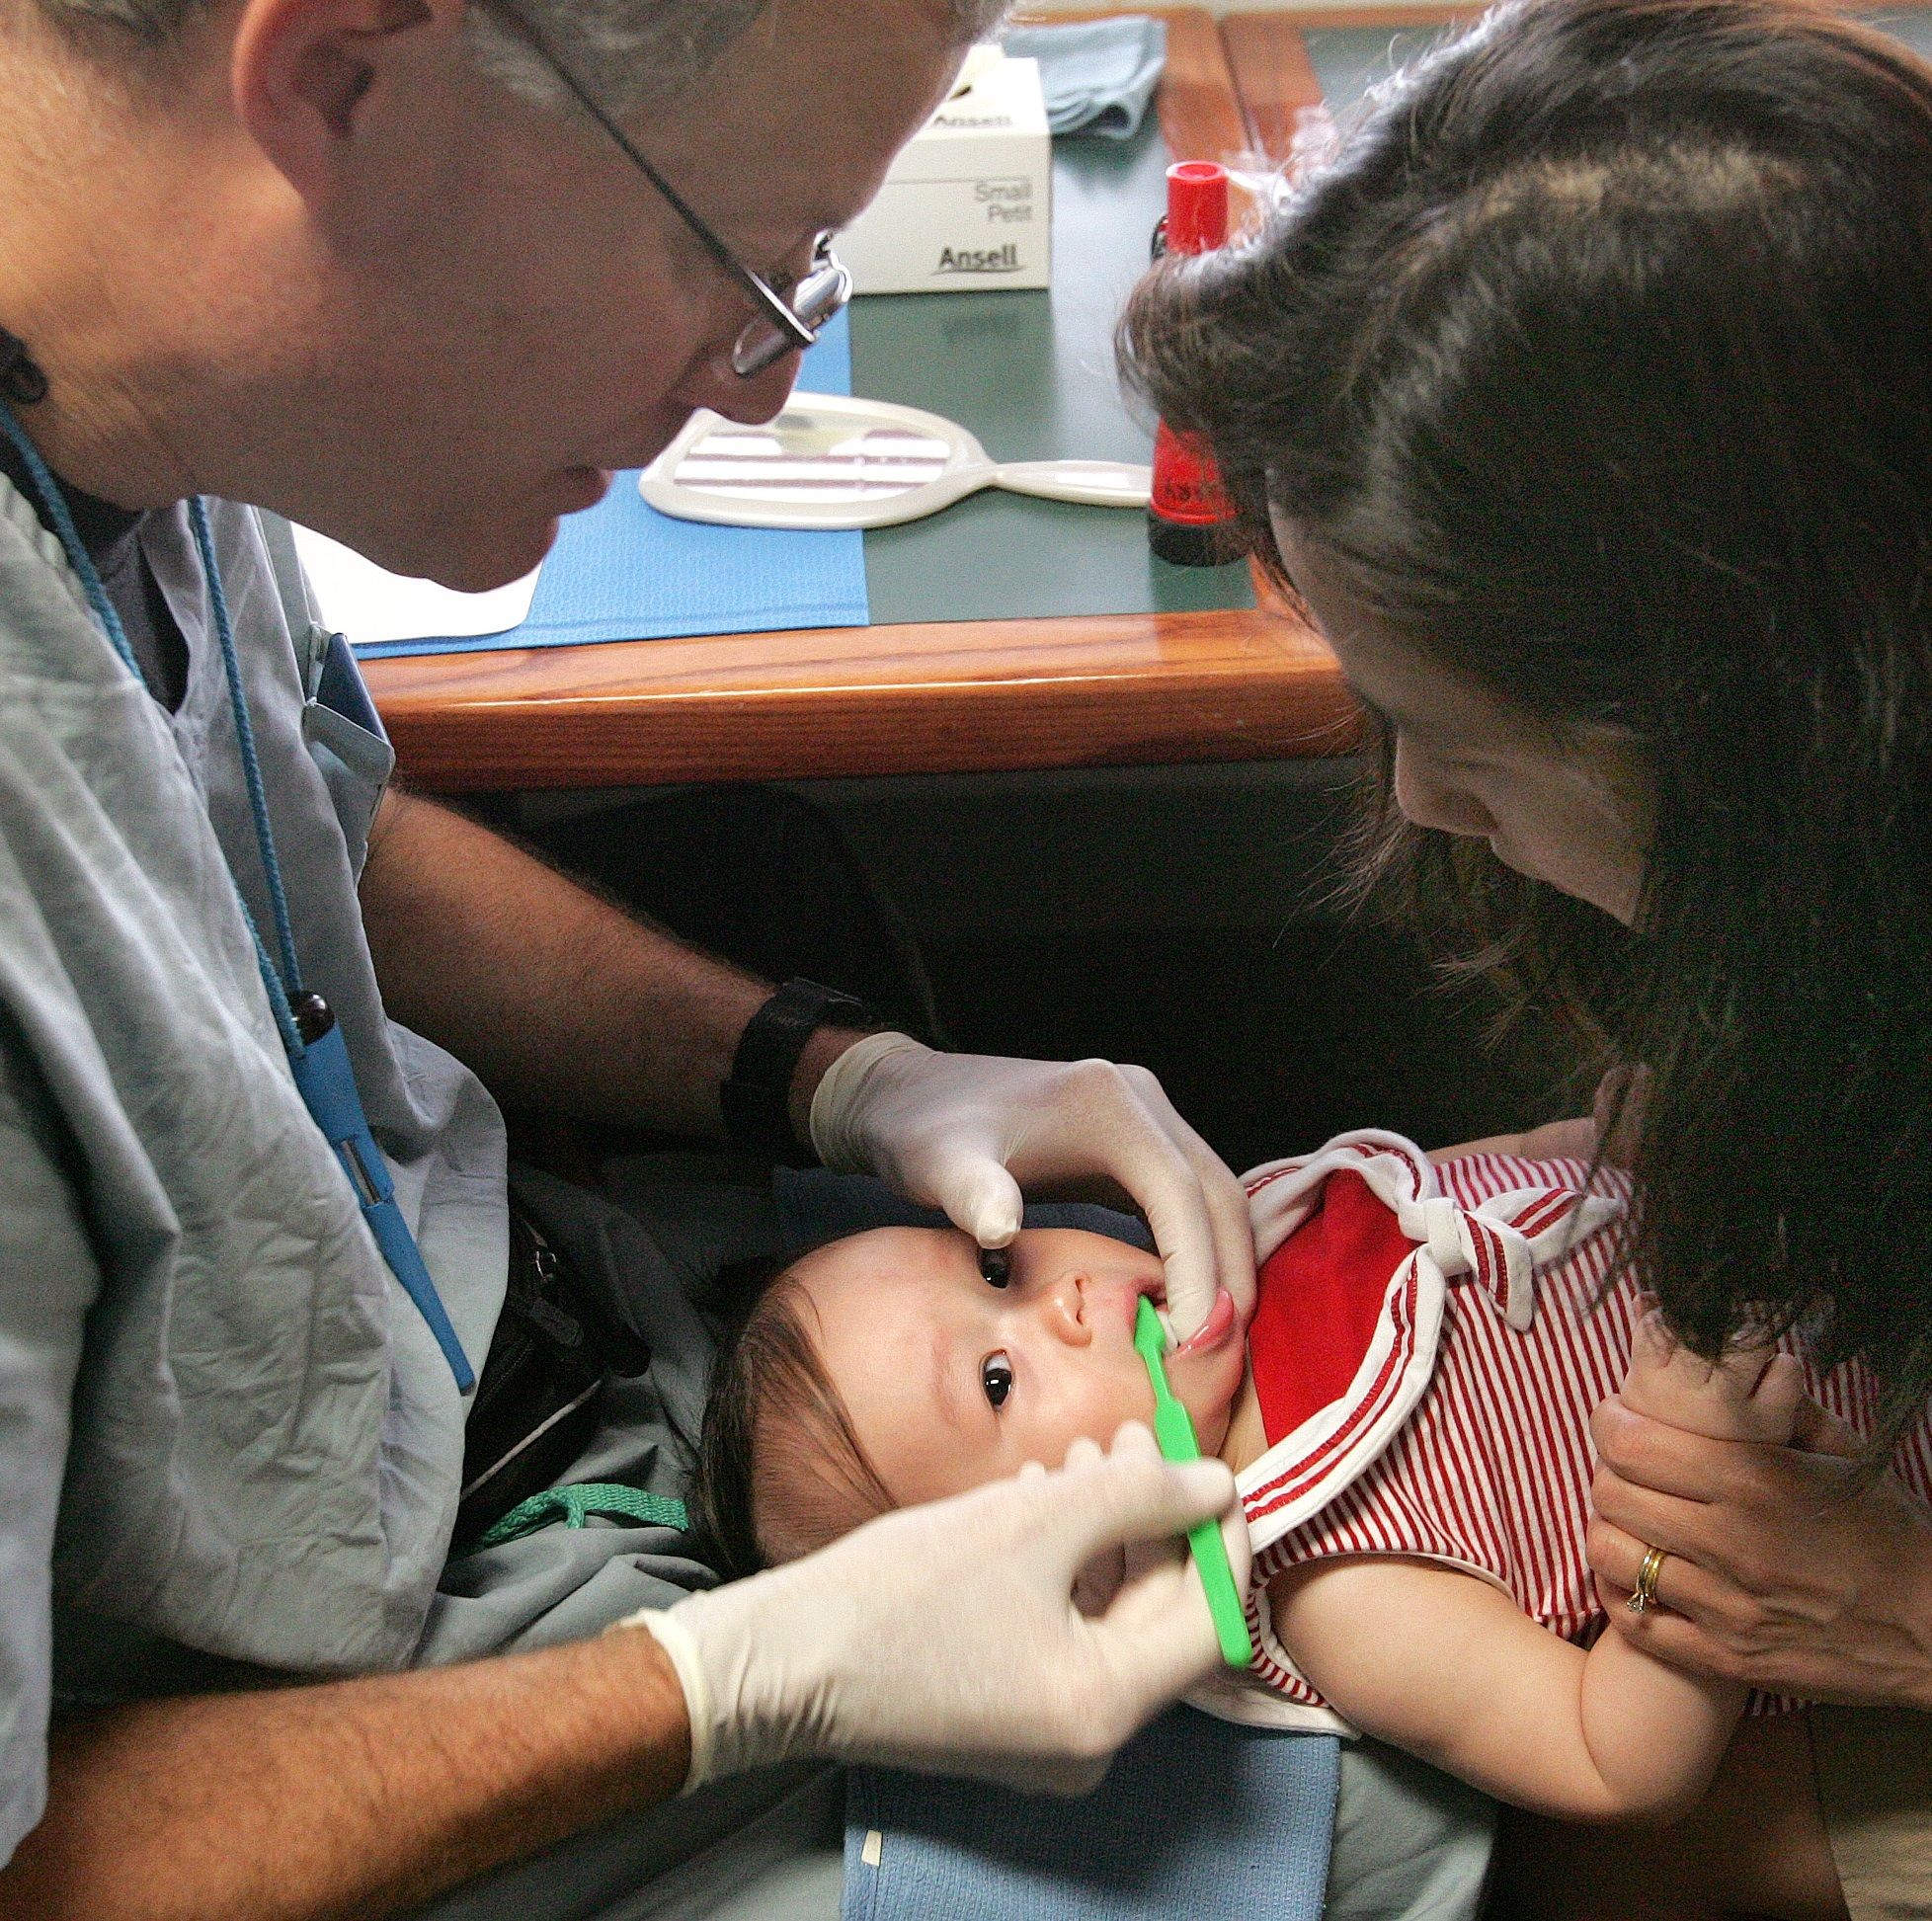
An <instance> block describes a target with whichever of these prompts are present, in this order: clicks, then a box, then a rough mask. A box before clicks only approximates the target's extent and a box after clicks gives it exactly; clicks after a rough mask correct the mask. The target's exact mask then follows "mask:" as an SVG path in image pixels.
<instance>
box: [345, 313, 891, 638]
mask: <svg viewBox="0 0 1932 1921" xmlns="http://www.w3.org/2000/svg"><path fill="white" fill-rule="evenodd" d="M851 365H852V363H851V331H850V324H849V320H848V317H847V316H846V315H845V314H841V315H840V316H839V317H838V319H836V320H835V321H834V322H833V323H832V324H831V325H830V326H829V327H827V328H826V330H825V332H824V333H823V334H822V335H821V336H820V337H819V341H818V344H817V346H815V347H814V348H812V349H811V351H810V352H809V353H808V354H807V355H806V356H805V364H804V366H803V368H802V369H801V370H800V373H799V377H798V384H799V386H800V387H802V388H806V389H808V390H810V391H812V392H816V393H850V392H851V390H852V373H851ZM871 617H872V615H871V604H870V601H869V599H868V597H867V595H866V591H865V536H864V535H863V534H862V533H844V532H840V533H818V532H802V531H798V530H793V529H783V528H774V527H714V526H700V525H699V524H698V523H697V522H695V521H692V520H670V519H668V518H667V517H666V516H664V515H662V514H659V513H658V512H656V511H655V510H654V509H652V508H649V507H646V506H645V505H644V502H643V499H642V497H641V496H640V495H639V493H638V491H637V476H636V474H634V473H620V474H618V475H616V476H615V477H614V478H613V479H612V481H611V483H610V492H609V493H608V494H607V495H606V496H605V497H604V499H603V500H602V501H601V502H599V504H598V505H597V506H596V507H593V508H590V509H588V510H587V511H586V512H585V513H582V514H576V515H573V516H572V517H571V518H570V519H569V520H566V521H565V522H564V523H563V527H562V530H561V531H560V532H559V533H558V535H557V544H556V546H555V547H554V548H553V549H552V550H551V553H550V557H549V559H548V560H546V561H545V562H544V563H543V572H542V573H541V574H539V575H538V576H537V581H536V595H535V598H534V599H533V600H531V601H530V610H529V614H528V617H527V618H526V619H525V620H524V621H523V625H522V626H521V627H512V628H511V629H510V631H509V632H508V633H501V634H484V635H482V636H480V637H478V638H475V639H468V640H396V641H385V642H382V643H379V644H378V645H376V646H373V647H359V648H358V649H357V650H356V651H357V653H358V654H359V655H360V656H361V657H362V659H364V660H368V659H371V658H374V657H378V656H380V655H384V654H475V653H487V652H491V651H493V650H495V649H497V648H502V647H567V646H570V645H572V644H574V643H577V642H581V641H593V640H668V639H673V638H676V637H677V636H680V635H684V634H745V633H768V632H771V631H773V630H782V629H786V628H792V627H863V626H864V625H866V623H867V622H868V621H869V620H870V619H871Z"/></svg>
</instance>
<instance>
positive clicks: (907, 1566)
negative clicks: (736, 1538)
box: [618, 1424, 1248, 1794]
mask: <svg viewBox="0 0 1932 1921" xmlns="http://www.w3.org/2000/svg"><path fill="white" fill-rule="evenodd" d="M1233 1493H1234V1481H1233V1479H1232V1477H1231V1476H1230V1475H1229V1473H1228V1470H1227V1469H1226V1468H1225V1467H1224V1466H1222V1464H1221V1463H1220V1462H1218V1461H1205V1462H1196V1463H1193V1464H1190V1465H1189V1466H1187V1467H1184V1468H1182V1467H1170V1466H1168V1465H1167V1463H1165V1462H1163V1461H1162V1460H1161V1458H1160V1455H1159V1452H1158V1451H1157V1449H1156V1448H1155V1445H1154V1437H1153V1436H1152V1435H1151V1434H1149V1432H1148V1431H1147V1429H1146V1428H1144V1427H1141V1426H1139V1425H1131V1424H1130V1425H1129V1426H1127V1427H1124V1428H1122V1429H1121V1431H1120V1434H1119V1435H1118V1436H1117V1437H1116V1439H1115V1442H1114V1445H1113V1449H1112V1451H1111V1453H1110V1454H1107V1455H1102V1454H1101V1453H1100V1452H1099V1450H1098V1449H1097V1448H1092V1447H1088V1448H1086V1449H1079V1450H1076V1452H1075V1453H1074V1454H1073V1455H1070V1456H1069V1464H1068V1466H1066V1467H1064V1468H1061V1469H1059V1470H1057V1471H1055V1472H1053V1473H1047V1472H1045V1471H1044V1470H1041V1471H1037V1472H1034V1473H1030V1474H1027V1475H1024V1476H1021V1477H1018V1478H1016V1479H1014V1480H1010V1481H995V1482H994V1483H992V1484H991V1485H989V1486H985V1487H979V1488H976V1489H974V1490H973V1491H972V1492H971V1493H968V1494H960V1495H956V1496H955V1497H954V1498H952V1499H951V1500H945V1501H938V1502H934V1503H932V1504H931V1505H929V1506H926V1507H910V1508H902V1509H900V1510H898V1511H897V1512H895V1513H892V1514H887V1515H883V1516H881V1517H880V1518H879V1519H878V1520H876V1521H872V1522H869V1523H868V1524H867V1525H866V1526H864V1527H862V1528H859V1529H858V1530H857V1531H856V1532H854V1533H852V1534H849V1535H847V1536H846V1537H845V1539H844V1540H843V1541H840V1542H837V1543H835V1544H834V1545H833V1546H832V1547H830V1548H825V1549H821V1550H820V1551H819V1553H817V1554H815V1555H809V1556H807V1557H806V1558H805V1559H804V1560H802V1561H792V1562H790V1563H789V1564H788V1565H786V1566H783V1567H776V1568H772V1569H769V1570H767V1571H766V1572H765V1573H762V1574H755V1575H753V1576H752V1577H751V1578H750V1579H749V1580H743V1581H738V1582H735V1583H733V1584H732V1585H730V1586H728V1587H719V1588H713V1589H710V1590H709V1591H707V1592H705V1593H700V1594H693V1595H691V1596H689V1597H688V1598H687V1599H685V1600H684V1601H681V1602H679V1603H678V1605H677V1606H676V1607H673V1608H669V1609H659V1610H651V1609H647V1610H645V1611H644V1612H643V1613H641V1614H637V1615H633V1616H631V1617H630V1618H629V1619H628V1620H627V1621H623V1622H620V1623H619V1624H618V1628H619V1629H629V1628H639V1627H641V1628H644V1629H647V1630H648V1631H649V1632H650V1633H652V1634H653V1635H655V1636H656V1637H657V1640H658V1641H659V1642H660V1643H661V1645H662V1646H663V1647H664V1649H665V1652H666V1653H667V1654H669V1655H670V1657H671V1661H672V1665H673V1666H674V1667H675V1668H676V1669H677V1670H678V1678H679V1680H680V1681H681V1682H682V1683H683V1684H684V1699H685V1703H686V1705H687V1706H688V1708H689V1711H690V1721H691V1766H690V1774H689V1776H688V1778H687V1779H686V1781H685V1787H686V1789H687V1790H688V1789H690V1788H694V1787H696V1786H698V1785H699V1784H700V1783H701V1782H703V1781H706V1780H709V1779H711V1778H712V1777H714V1776H717V1775H722V1774H730V1773H733V1772H735V1771H736V1770H738V1769H741V1768H752V1767H759V1766H762V1765H764V1764H766V1763H769V1762H774V1761H781V1760H785V1759H788V1758H791V1757H795V1756H801V1755H823V1756H827V1757H836V1758H841V1759H845V1760H855V1761H876V1762H882V1763H886V1764H890V1765H892V1766H897V1767H908V1768H923V1769H926V1770H928V1771H932V1772H939V1773H946V1774H965V1775H973V1776H977V1777H979V1778H981V1779H983V1780H990V1781H1000V1782H1004V1783H1006V1784H1007V1785H1008V1786H1011V1787H1016V1788H1029V1789H1035V1790H1051V1791H1054V1792H1059V1793H1068V1794H1078V1793H1084V1792H1085V1791H1086V1790H1087V1789H1088V1788H1091V1787H1092V1786H1093V1785H1094V1784H1095V1783H1096V1782H1097V1781H1098V1780H1099V1779H1100V1777H1101V1776H1102V1775H1103V1774H1104V1773H1105V1772H1106V1769H1107V1763H1108V1761H1109V1760H1110V1759H1111V1758H1112V1756H1113V1752H1114V1750H1115V1749H1116V1748H1117V1747H1118V1746H1119V1745H1120V1743H1121V1742H1122V1741H1124V1740H1126V1739H1127V1738H1128V1736H1129V1735H1131V1734H1133V1733H1134V1732H1135V1731H1136V1730H1137V1729H1138V1728H1140V1727H1141V1726H1142V1725H1143V1724H1144V1723H1145V1722H1146V1721H1148V1720H1150V1719H1151V1718H1152V1717H1153V1716H1154V1715H1155V1714H1156V1713H1157V1712H1158V1711H1159V1710H1160V1709H1162V1708H1165V1707H1166V1706H1167V1705H1168V1703H1170V1702H1172V1701H1174V1700H1175V1699H1177V1698H1178V1697H1179V1696H1180V1694H1181V1693H1182V1692H1183V1691H1184V1690H1185V1689H1187V1688H1188V1687H1190V1686H1192V1685H1193V1684H1194V1683H1195V1682H1196V1681H1198V1680H1200V1679H1201V1677H1202V1676H1203V1675H1205V1674H1206V1673H1208V1672H1209V1671H1210V1670H1211V1669H1212V1668H1213V1666H1214V1665H1215V1662H1216V1660H1217V1659H1218V1654H1217V1649H1216V1644H1215V1636H1214V1626H1213V1623H1212V1622H1211V1620H1210V1619H1209V1616H1208V1610H1207V1602H1206V1599H1205V1598H1204V1597H1203V1595H1202V1593H1201V1584H1200V1579H1199V1577H1198V1576H1197V1575H1196V1574H1195V1573H1194V1571H1193V1569H1192V1567H1191V1565H1189V1564H1188V1563H1187V1562H1186V1561H1185V1559H1184V1549H1183V1547H1182V1545H1181V1544H1180V1543H1178V1542H1168V1537H1171V1536H1173V1535H1176V1534H1177V1533H1178V1532H1179V1531H1180V1530H1182V1529H1183V1528H1185V1527H1187V1526H1188V1525H1189V1524H1190V1523H1192V1522H1195V1521H1198V1520H1200V1519H1201V1518H1202V1517H1203V1516H1204V1515H1208V1514H1214V1513H1219V1512H1221V1511H1222V1510H1223V1509H1224V1508H1226V1507H1227V1506H1228V1505H1229V1503H1230V1501H1231V1500H1232V1498H1233ZM1230 1532H1231V1535H1237V1536H1238V1537H1239V1538H1238V1540H1237V1541H1234V1542H1233V1544H1232V1545H1233V1546H1235V1547H1238V1548H1239V1551H1240V1552H1239V1558H1238V1559H1237V1561H1236V1570H1235V1571H1236V1575H1237V1578H1238V1579H1243V1580H1245V1579H1246V1575H1247V1565H1248V1561H1247V1529H1246V1528H1245V1527H1239V1526H1237V1527H1235V1528H1233V1529H1231V1530H1230ZM1149 1540H1160V1541H1163V1542H1164V1543H1167V1547H1166V1548H1165V1550H1164V1551H1163V1552H1161V1553H1159V1554H1158V1555H1156V1556H1152V1557H1150V1556H1149V1554H1148V1553H1147V1551H1145V1550H1137V1549H1136V1547H1135V1545H1134V1544H1139V1543H1142V1542H1145V1541H1149ZM1123 1546H1126V1547H1127V1548H1128V1556H1127V1577H1126V1580H1125V1582H1124V1584H1122V1585H1121V1586H1120V1587H1119V1589H1118V1591H1117V1592H1114V1593H1113V1594H1112V1596H1111V1599H1110V1601H1109V1604H1108V1605H1107V1607H1106V1611H1105V1612H1104V1613H1103V1614H1096V1615H1092V1616H1088V1615H1086V1614H1083V1613H1082V1612H1081V1610H1080V1609H1079V1608H1078V1607H1077V1606H1076V1604H1075V1599H1074V1589H1075V1583H1076V1579H1077V1577H1078V1576H1079V1575H1080V1573H1081V1570H1082V1568H1083V1567H1084V1566H1085V1565H1087V1563H1089V1562H1092V1561H1096V1560H1098V1561H1102V1562H1103V1563H1104V1562H1111V1563H1112V1564H1113V1565H1115V1566H1118V1565H1119V1564H1120V1551H1121V1549H1122V1548H1123Z"/></svg>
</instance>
